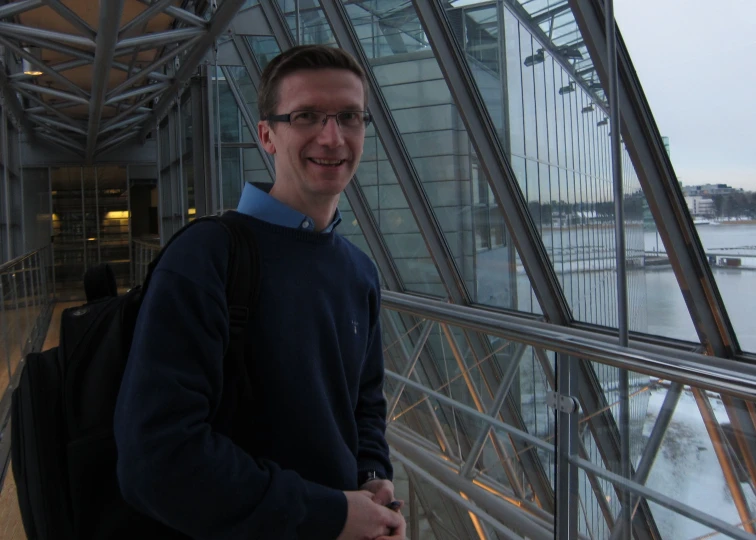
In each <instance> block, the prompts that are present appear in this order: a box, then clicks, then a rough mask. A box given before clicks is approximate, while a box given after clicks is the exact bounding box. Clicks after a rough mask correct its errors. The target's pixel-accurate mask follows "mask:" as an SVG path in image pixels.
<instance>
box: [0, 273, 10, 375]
mask: <svg viewBox="0 0 756 540" xmlns="http://www.w3.org/2000/svg"><path fill="white" fill-rule="evenodd" d="M4 277H5V275H4V274H0V300H1V302H0V306H1V307H0V310H1V311H0V313H2V315H3V324H2V326H3V343H4V344H5V363H6V365H7V366H8V384H10V380H11V377H12V376H13V373H11V360H10V355H11V353H10V342H9V341H8V321H9V317H8V316H7V314H6V313H5V287H3V281H4Z"/></svg>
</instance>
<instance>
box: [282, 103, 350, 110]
mask: <svg viewBox="0 0 756 540" xmlns="http://www.w3.org/2000/svg"><path fill="white" fill-rule="evenodd" d="M291 110H292V111H322V110H323V107H321V106H319V105H308V104H305V105H297V106H296V107H292V109H291ZM361 110H363V109H362V107H361V106H360V105H358V104H357V103H352V104H350V105H347V106H346V107H342V108H340V109H339V111H361Z"/></svg>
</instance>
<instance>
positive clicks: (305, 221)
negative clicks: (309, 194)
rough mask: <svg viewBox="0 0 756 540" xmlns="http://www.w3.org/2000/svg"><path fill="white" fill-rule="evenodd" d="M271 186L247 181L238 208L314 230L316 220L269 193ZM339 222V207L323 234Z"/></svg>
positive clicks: (302, 228)
mask: <svg viewBox="0 0 756 540" xmlns="http://www.w3.org/2000/svg"><path fill="white" fill-rule="evenodd" d="M271 187H273V185H272V184H255V185H253V184H252V183H250V182H247V183H246V184H245V185H244V190H243V191H242V194H241V198H240V199H239V206H238V207H237V209H236V210H237V211H238V212H240V213H242V214H247V215H249V216H252V217H255V218H257V219H260V220H262V221H266V222H268V223H271V224H273V225H280V226H282V227H289V228H290V229H300V230H303V231H314V230H315V221H314V220H313V219H312V218H311V217H310V216H307V215H305V214H303V213H302V212H299V211H297V210H294V209H293V208H291V207H290V206H287V205H285V204H284V203H282V202H281V201H279V200H278V199H276V198H274V197H272V196H271V195H270V194H269V193H268V191H270V188H271ZM339 223H341V212H340V211H339V209H338V208H337V209H336V213H335V214H334V215H333V220H332V221H331V223H330V224H329V225H328V226H327V227H326V228H325V229H323V230H322V231H320V232H321V233H322V234H326V233H330V232H333V230H334V229H335V228H336V226H337V225H338V224H339Z"/></svg>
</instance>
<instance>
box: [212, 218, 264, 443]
mask: <svg viewBox="0 0 756 540" xmlns="http://www.w3.org/2000/svg"><path fill="white" fill-rule="evenodd" d="M243 219H244V218H243V217H242V216H240V215H239V214H238V213H236V212H227V213H225V214H223V215H222V216H221V217H220V220H221V223H223V224H224V225H225V226H226V227H227V229H228V231H229V233H230V235H231V245H232V251H231V259H230V261H229V271H228V284H227V288H226V294H227V297H228V316H229V343H228V348H227V349H226V353H225V357H224V363H223V378H224V384H223V395H222V396H221V403H220V407H219V411H218V415H217V416H216V418H215V420H214V422H213V424H214V426H215V429H216V430H217V431H219V432H221V433H224V434H225V435H228V436H229V437H231V438H232V439H233V440H234V441H235V442H237V444H241V445H242V447H244V445H245V444H247V442H248V439H249V437H250V436H251V432H252V430H250V429H249V426H248V424H244V425H243V426H240V425H239V424H238V423H237V421H236V420H237V419H238V417H239V416H238V413H239V411H244V410H248V409H249V407H250V400H251V399H252V384H251V378H250V373H249V369H248V358H247V355H246V353H245V347H244V340H245V337H246V336H245V330H246V327H247V323H248V321H249V319H250V317H252V316H253V314H254V311H255V309H256V307H257V304H258V300H259V296H260V281H261V271H260V266H261V265H260V255H259V250H258V246H257V241H256V239H255V235H254V233H253V231H252V230H250V228H249V227H248V226H247V225H245V224H244V223H243V222H242V220H243Z"/></svg>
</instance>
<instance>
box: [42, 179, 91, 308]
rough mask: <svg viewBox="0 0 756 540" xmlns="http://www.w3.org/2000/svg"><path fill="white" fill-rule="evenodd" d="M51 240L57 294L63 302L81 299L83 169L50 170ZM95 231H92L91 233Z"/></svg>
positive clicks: (83, 267)
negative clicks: (53, 246)
mask: <svg viewBox="0 0 756 540" xmlns="http://www.w3.org/2000/svg"><path fill="white" fill-rule="evenodd" d="M50 174H51V179H52V200H53V238H54V245H55V283H56V286H57V291H56V294H57V296H58V297H59V298H62V299H72V298H73V299H79V298H83V287H82V283H81V277H82V276H83V275H84V270H85V264H84V252H85V246H84V243H85V242H86V239H87V237H85V228H84V205H83V200H82V175H83V172H82V169H81V168H79V167H71V168H53V169H51V171H50ZM95 229H96V227H93V228H92V230H93V231H94V230H95Z"/></svg>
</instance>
